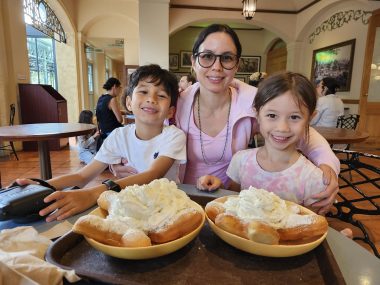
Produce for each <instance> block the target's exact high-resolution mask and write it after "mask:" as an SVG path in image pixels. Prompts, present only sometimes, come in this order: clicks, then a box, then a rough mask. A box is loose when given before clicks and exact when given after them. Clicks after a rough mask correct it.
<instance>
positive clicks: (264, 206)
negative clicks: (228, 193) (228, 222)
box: [224, 186, 312, 229]
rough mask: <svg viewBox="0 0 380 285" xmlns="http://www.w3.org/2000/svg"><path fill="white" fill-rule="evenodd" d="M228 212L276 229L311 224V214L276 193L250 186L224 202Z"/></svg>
mask: <svg viewBox="0 0 380 285" xmlns="http://www.w3.org/2000/svg"><path fill="white" fill-rule="evenodd" d="M224 207H225V210H226V213H229V214H231V215H235V216H237V217H239V218H240V219H242V220H244V221H246V222H248V221H252V220H255V221H260V222H265V223H267V224H268V225H270V226H271V227H273V228H275V229H280V228H291V227H295V226H298V225H302V224H310V223H311V222H312V217H310V215H300V214H299V212H300V208H299V207H298V206H297V205H295V204H293V203H287V202H286V201H285V200H282V199H281V198H280V197H278V196H277V195H276V194H274V193H272V192H268V191H266V190H264V189H256V188H254V187H252V186H251V187H249V189H248V190H242V191H241V192H240V193H239V196H237V197H229V198H228V199H227V201H225V203H224Z"/></svg>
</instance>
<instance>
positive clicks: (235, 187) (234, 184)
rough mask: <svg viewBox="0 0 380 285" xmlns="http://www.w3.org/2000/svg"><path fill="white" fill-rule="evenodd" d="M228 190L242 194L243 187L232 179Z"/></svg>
mask: <svg viewBox="0 0 380 285" xmlns="http://www.w3.org/2000/svg"><path fill="white" fill-rule="evenodd" d="M228 190H231V191H235V192H240V190H241V185H240V184H239V183H237V182H235V181H233V180H232V179H230V185H228Z"/></svg>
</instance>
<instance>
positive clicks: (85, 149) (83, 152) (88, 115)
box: [77, 110, 99, 164]
mask: <svg viewBox="0 0 380 285" xmlns="http://www.w3.org/2000/svg"><path fill="white" fill-rule="evenodd" d="M93 117H94V114H93V113H92V112H91V111H90V110H83V111H82V112H80V114H79V123H82V124H93ZM98 137H99V131H98V130H96V131H95V132H94V133H93V134H88V135H84V136H78V137H77V140H78V151H79V159H80V161H81V162H83V163H84V164H89V163H90V162H91V160H92V159H93V158H94V156H95V154H96V142H97V139H98Z"/></svg>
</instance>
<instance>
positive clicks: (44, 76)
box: [27, 25, 58, 90]
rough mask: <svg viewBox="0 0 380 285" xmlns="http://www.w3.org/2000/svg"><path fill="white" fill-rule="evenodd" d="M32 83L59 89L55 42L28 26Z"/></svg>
mask: <svg viewBox="0 0 380 285" xmlns="http://www.w3.org/2000/svg"><path fill="white" fill-rule="evenodd" d="M27 47H28V57H29V69H30V82H31V83H33V84H48V85H51V86H53V87H54V88H55V89H56V90H57V89H58V82H57V68H56V60H55V46H54V41H53V40H52V39H51V38H49V37H47V36H45V35H44V34H42V33H40V32H39V31H37V30H36V29H34V28H33V27H31V26H29V25H27Z"/></svg>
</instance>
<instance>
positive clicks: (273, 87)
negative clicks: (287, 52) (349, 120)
mask: <svg viewBox="0 0 380 285" xmlns="http://www.w3.org/2000/svg"><path fill="white" fill-rule="evenodd" d="M287 91H291V92H292V94H293V96H294V97H295V99H296V101H297V102H298V105H299V106H302V105H303V106H305V107H306V108H307V109H308V111H309V118H310V116H311V115H312V114H313V113H314V111H315V108H316V105H317V91H316V89H315V86H314V85H313V83H311V81H310V80H309V79H308V78H307V77H305V76H304V75H302V74H300V73H296V72H290V71H287V72H279V73H275V74H273V75H271V76H269V77H268V78H266V79H265V80H263V81H262V82H261V83H260V84H259V87H258V90H257V94H256V96H255V99H254V101H253V107H255V108H256V110H257V112H260V109H261V108H262V107H263V106H264V105H265V104H266V103H268V102H269V101H271V100H273V99H274V98H276V97H278V96H280V95H282V94H284V93H285V92H287ZM308 134H309V125H307V128H306V137H307V138H308Z"/></svg>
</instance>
